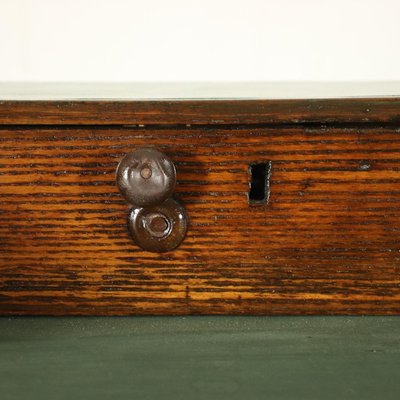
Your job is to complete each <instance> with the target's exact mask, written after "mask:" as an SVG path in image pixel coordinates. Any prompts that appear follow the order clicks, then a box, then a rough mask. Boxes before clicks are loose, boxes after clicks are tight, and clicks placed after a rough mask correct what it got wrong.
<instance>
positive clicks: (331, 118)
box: [0, 97, 400, 125]
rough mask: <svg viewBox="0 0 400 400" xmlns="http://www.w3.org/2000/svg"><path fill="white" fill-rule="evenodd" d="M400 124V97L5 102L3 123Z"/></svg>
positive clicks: (0, 118) (0, 121)
mask: <svg viewBox="0 0 400 400" xmlns="http://www.w3.org/2000/svg"><path fill="white" fill-rule="evenodd" d="M275 123H295V124H298V123H316V124H321V123H330V124H332V123H390V124H397V125H398V124H399V123H400V97H384V98H345V99H289V100H282V99H277V100H262V99H261V100H260V99H259V100H218V99H215V100H145V101H143V100H120V101H118V100H104V101H99V100H76V101H62V100H60V101H0V125H7V124H13V125H15V124H20V125H121V124H124V125H135V124H136V125H140V124H148V125H151V124H153V125H154V124H156V125H171V124H173V125H177V124H183V125H185V124H195V125H207V124H213V125H224V124H275Z"/></svg>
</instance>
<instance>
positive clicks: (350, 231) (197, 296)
mask: <svg viewBox="0 0 400 400" xmlns="http://www.w3.org/2000/svg"><path fill="white" fill-rule="evenodd" d="M142 145H155V146H158V147H159V148H161V149H162V150H163V151H165V152H166V153H167V154H168V155H169V156H170V157H171V158H172V159H173V160H174V161H175V162H176V165H177V169H178V182H179V184H178V187H177V194H176V197H177V198H179V200H180V201H182V202H183V203H184V204H185V206H186V208H187V211H188V214H189V216H190V226H189V231H188V235H187V238H186V239H185V241H184V243H183V244H182V245H181V246H180V248H179V249H178V250H175V251H173V252H170V253H166V254H154V253H148V252H144V251H141V250H140V249H138V248H137V247H136V246H135V245H134V244H133V243H132V242H131V240H130V238H129V237H128V233H127V229H126V225H125V218H126V214H127V210H128V208H129V206H128V205H127V204H126V203H125V202H124V200H123V199H122V198H121V197H120V195H119V194H118V191H117V189H116V186H115V181H114V180H115V177H114V171H115V168H116V166H117V163H118V161H119V160H120V159H121V157H122V156H123V155H124V154H126V153H127V152H128V151H130V150H132V149H133V148H135V147H137V146H142ZM268 160H271V161H272V177H271V196H270V201H269V204H268V205H265V206H249V205H248V200H247V192H248V184H249V176H248V166H249V164H250V163H253V162H257V161H268ZM0 198H1V207H0V237H1V240H0V313H1V314H3V315H6V314H52V315H53V314H54V315H60V314H105V315H111V314H114V315H115V314H121V315H126V314H197V313H202V314H227V313H228V314H242V313H246V314H362V313H367V314H399V313H400V274H399V272H400V243H399V229H400V228H399V222H400V208H399V203H400V141H399V130H398V129H395V128H365V129H361V128H360V129H355V128H340V129H339V128H326V129H312V128H304V127H301V126H299V127H291V128H290V127H286V128H285V127H281V128H257V127H249V128H247V129H245V128H237V129H235V128H231V129H225V128H221V129H220V128H215V127H214V128H213V127H197V128H179V129H178V128H176V129H173V128H165V129H161V128H158V129H152V128H146V129H140V128H137V129H133V128H125V129H122V128H118V129H117V128H107V127H102V128H100V127H98V128H95V127H88V128H84V129H83V128H74V127H71V128H67V127H64V128H61V127H60V128H31V129H23V128H17V127H16V128H13V129H11V128H3V129H2V130H0Z"/></svg>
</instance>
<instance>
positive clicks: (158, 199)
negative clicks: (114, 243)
mask: <svg viewBox="0 0 400 400" xmlns="http://www.w3.org/2000/svg"><path fill="white" fill-rule="evenodd" d="M175 184H176V171H175V166H174V164H173V162H172V161H171V160H170V159H169V158H168V157H167V156H166V155H164V154H163V153H161V152H160V151H159V150H157V149H154V148H147V147H146V148H141V149H138V150H136V151H133V152H132V153H129V154H127V155H126V156H125V157H124V158H123V159H122V160H121V162H120V163H119V165H118V167H117V185H118V188H119V191H120V192H121V194H122V195H123V196H124V197H125V199H126V200H127V201H128V202H129V203H131V204H132V205H133V206H134V207H133V208H132V209H131V210H130V211H129V214H128V229H129V232H130V234H131V236H132V239H133V240H134V242H135V243H136V244H137V245H138V246H140V247H141V248H143V249H144V250H148V251H154V252H165V251H170V250H173V249H175V248H176V247H178V246H179V244H180V243H181V242H182V240H183V239H184V237H185V234H186V230H187V216H186V212H185V208H184V207H183V206H182V205H181V204H179V203H178V202H177V201H176V200H174V199H172V197H171V196H172V192H173V191H174V189H175Z"/></svg>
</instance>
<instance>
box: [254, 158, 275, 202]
mask: <svg viewBox="0 0 400 400" xmlns="http://www.w3.org/2000/svg"><path fill="white" fill-rule="evenodd" d="M271 165H272V162H271V161H265V162H262V163H253V164H250V166H249V173H250V189H249V203H250V204H252V205H258V204H266V203H268V199H269V178H270V176H271Z"/></svg>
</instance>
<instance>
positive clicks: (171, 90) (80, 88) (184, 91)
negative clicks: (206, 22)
mask: <svg viewBox="0 0 400 400" xmlns="http://www.w3.org/2000/svg"><path fill="white" fill-rule="evenodd" d="M383 97H400V81H375V82H373V81H371V82H126V83H124V82H114V83H111V82H108V83H107V82H102V83H100V82H99V83H95V82H92V83H91V82H64V83H57V82H0V101H46V100H47V101H63V100H65V101H79V100H81V101H90V100H93V101H96V100H99V101H100V100H109V101H112V100H116V101H118V100H125V101H126V100H143V101H144V100H236V99H237V100H280V99H282V100H290V99H343V98H383Z"/></svg>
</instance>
